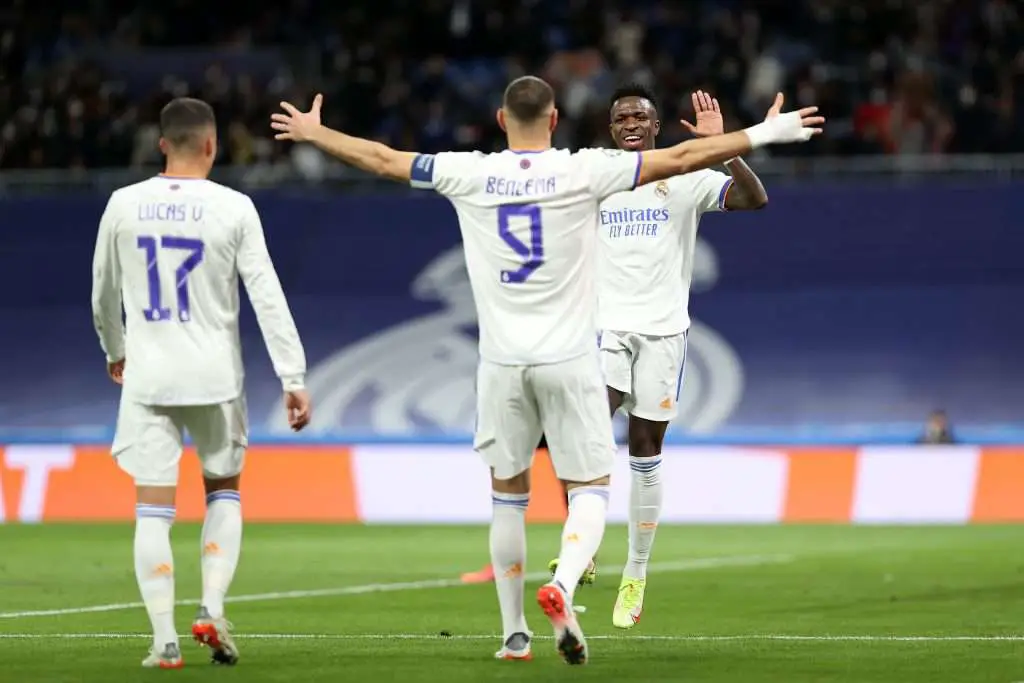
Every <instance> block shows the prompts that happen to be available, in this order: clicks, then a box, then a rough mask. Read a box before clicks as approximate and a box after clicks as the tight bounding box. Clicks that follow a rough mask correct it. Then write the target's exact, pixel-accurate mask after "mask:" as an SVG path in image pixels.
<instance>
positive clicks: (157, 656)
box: [92, 98, 310, 669]
mask: <svg viewBox="0 0 1024 683" xmlns="http://www.w3.org/2000/svg"><path fill="white" fill-rule="evenodd" d="M160 135H161V138H160V149H161V151H163V153H164V154H165V155H166V156H167V167H166V171H165V172H164V173H162V174H160V175H158V176H155V177H153V178H150V179H148V180H144V181H142V182H140V183H136V184H134V185H129V186H127V187H123V188H121V189H119V190H117V191H115V192H114V193H113V194H112V195H111V196H110V200H109V201H108V203H107V208H106V210H105V211H104V212H103V217H102V218H101V219H100V227H99V234H98V236H97V238H96V251H95V254H94V257H93V284H92V310H93V321H94V324H95V327H96V332H97V334H98V335H99V338H100V345H101V346H102V348H103V351H104V352H105V353H106V356H107V371H108V373H109V374H110V377H111V379H113V380H114V382H116V383H117V384H120V385H121V386H122V390H121V403H120V408H119V410H118V415H117V431H116V434H115V435H114V443H113V445H112V447H111V451H112V453H113V456H114V458H115V459H116V460H117V464H118V466H119V467H120V468H121V469H122V470H124V471H125V472H127V473H128V474H129V475H131V477H132V478H133V479H134V480H135V486H136V492H137V501H138V502H137V505H136V513H135V514H136V522H135V550H134V554H135V576H136V579H137V580H138V584H139V591H140V592H141V594H142V601H143V603H144V604H145V606H146V612H147V613H148V614H149V618H150V621H151V623H152V627H153V643H152V647H151V650H150V653H149V656H148V657H146V659H144V660H143V662H142V665H143V666H144V667H151V668H162V669H177V668H180V667H181V666H182V665H183V660H182V657H181V648H180V646H179V643H178V632H177V630H176V629H175V625H174V557H173V555H172V552H171V526H172V524H173V523H174V516H175V494H176V490H177V483H178V463H179V461H180V459H181V453H182V443H183V432H184V431H185V430H188V433H189V435H190V436H191V437H192V441H193V442H194V444H195V448H196V451H197V452H198V455H199V459H200V462H201V464H202V469H203V482H204V485H205V489H206V520H205V522H204V524H203V531H202V560H201V567H202V602H201V603H200V607H199V610H198V612H197V614H196V617H195V621H194V622H193V625H192V635H193V637H194V638H195V639H196V640H197V641H199V642H200V643H202V644H204V645H207V646H208V647H209V648H210V649H211V650H212V656H213V661H214V662H217V663H221V664H235V663H236V662H237V661H238V648H237V647H236V646H235V642H234V639H233V638H232V636H231V631H230V626H229V624H228V622H227V621H226V620H225V618H224V598H225V596H226V595H227V592H228V588H229V587H230V585H231V581H232V578H233V577H234V574H235V568H236V567H237V565H238V558H239V553H240V550H241V546H242V508H241V500H242V499H241V494H240V493H239V483H240V480H241V472H242V464H243V460H244V457H245V448H246V445H247V442H248V426H247V423H248V418H247V414H246V404H245V393H244V389H243V368H242V351H241V346H240V342H239V335H238V306H239V298H238V279H239V277H241V279H242V282H244V283H245V288H246V291H247V292H248V294H249V299H250V301H251V302H252V307H253V309H254V310H255V312H256V317H257V320H258V321H259V326H260V330H261V331H262V332H263V338H264V340H265V341H266V344H267V349H268V350H269V351H270V357H271V360H272V361H273V364H274V370H275V372H276V373H277V375H278V377H280V379H281V383H282V385H283V388H284V392H285V405H286V408H287V411H288V421H289V423H290V424H291V427H292V429H294V430H296V431H298V430H300V429H302V428H303V427H305V426H306V424H307V423H308V422H309V418H310V403H309V397H308V396H307V394H306V391H305V389H304V386H303V382H304V376H305V373H306V357H305V353H304V351H303V348H302V343H301V342H300V340H299V333H298V331H297V330H296V329H295V323H294V321H293V320H292V315H291V311H290V310H289V309H288V302H287V301H286V300H285V297H284V292H283V291H282V289H281V283H280V281H279V280H278V277H277V273H276V271H275V270H274V264H273V263H272V262H271V260H270V254H269V253H268V252H267V245H266V241H265V239H264V235H263V227H262V225H261V223H260V217H259V214H258V213H257V212H256V207H255V206H254V205H253V202H252V200H251V199H250V198H249V197H248V196H246V195H244V194H242V193H240V192H236V191H235V190H232V189H230V188H227V187H224V186H223V185H219V184H217V183H214V182H211V181H210V180H207V177H208V176H209V173H210V170H211V168H212V167H213V162H214V157H215V156H216V152H217V126H216V120H215V118H214V113H213V109H212V108H211V107H210V105H208V104H207V103H205V102H202V101H200V100H195V99H191V98H178V99H175V100H173V101H171V102H170V103H169V104H168V105H167V106H166V107H164V109H163V110H162V111H161V112H160ZM122 301H123V310H124V323H122V317H121V316H122Z"/></svg>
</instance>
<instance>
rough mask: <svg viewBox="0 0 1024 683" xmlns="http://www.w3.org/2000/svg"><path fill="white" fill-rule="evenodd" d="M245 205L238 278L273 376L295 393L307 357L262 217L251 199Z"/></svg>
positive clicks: (247, 199)
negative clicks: (259, 333) (271, 258)
mask: <svg viewBox="0 0 1024 683" xmlns="http://www.w3.org/2000/svg"><path fill="white" fill-rule="evenodd" d="M245 202H246V207H245V209H244V213H243V219H242V225H241V240H240V243H239V247H238V255H237V257H236V266H237V268H238V274H239V275H240V276H241V278H242V282H243V283H245V291H246V292H247V293H248V295H249V301H250V302H252V308H253V310H254V311H255V312H256V320H257V322H259V326H260V332H262V333H263V341H264V342H265V343H266V345H267V351H268V352H269V353H270V360H271V362H272V363H273V364H274V372H275V373H276V374H277V376H278V377H279V378H280V379H281V385H282V386H283V387H284V390H285V391H296V390H298V389H302V388H303V386H304V383H305V375H306V353H305V351H304V350H303V348H302V341H301V340H300V339H299V331H298V330H297V329H296V328H295V321H294V320H293V319H292V312H291V310H289V308H288V301H287V300H286V299H285V297H284V290H282V289H281V281H280V280H279V279H278V277H277V271H276V270H274V263H273V261H271V260H270V253H269V252H268V251H267V241H266V238H265V237H264V234H263V224H262V223H261V222H260V216H259V213H258V212H257V211H256V206H255V205H254V204H253V203H252V200H251V199H249V198H248V197H246V198H245Z"/></svg>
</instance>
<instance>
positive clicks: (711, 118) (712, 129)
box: [682, 90, 783, 211]
mask: <svg viewBox="0 0 1024 683" xmlns="http://www.w3.org/2000/svg"><path fill="white" fill-rule="evenodd" d="M691 99H692V101H693V111H694V113H695V119H694V123H690V122H689V121H687V120H686V119H683V121H682V124H683V126H685V127H686V129H687V130H688V131H690V133H692V134H693V135H694V136H695V137H698V138H705V137H711V136H714V135H723V134H724V133H725V119H724V118H723V117H722V110H721V108H720V107H719V104H718V98H716V97H712V96H711V95H710V94H709V93H706V92H704V91H703V90H698V91H697V92H695V93H693V95H691ZM782 102H783V97H782V93H779V94H778V95H776V96H775V103H774V104H773V105H772V108H771V109H769V110H768V116H767V117H766V118H773V117H775V116H778V115H779V113H780V112H781V111H782ZM725 168H726V169H727V170H728V171H729V175H731V176H732V179H733V183H732V185H731V186H730V187H729V190H728V191H727V193H726V195H725V208H726V209H728V210H729V211H754V210H757V209H762V208H764V207H765V206H767V205H768V193H767V192H766V191H765V189H764V185H763V184H761V179H760V178H758V177H757V174H756V173H754V171H753V170H752V169H751V168H750V166H748V165H747V163H746V162H745V161H743V159H741V158H739V157H737V158H735V159H729V160H728V161H726V162H725Z"/></svg>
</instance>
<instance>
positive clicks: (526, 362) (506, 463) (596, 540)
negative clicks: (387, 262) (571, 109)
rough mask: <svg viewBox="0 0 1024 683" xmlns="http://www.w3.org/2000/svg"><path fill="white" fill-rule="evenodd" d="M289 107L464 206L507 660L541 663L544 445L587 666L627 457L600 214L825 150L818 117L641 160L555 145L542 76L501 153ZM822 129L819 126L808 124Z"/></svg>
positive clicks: (336, 144) (477, 444) (369, 165)
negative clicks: (707, 172)
mask: <svg viewBox="0 0 1024 683" xmlns="http://www.w3.org/2000/svg"><path fill="white" fill-rule="evenodd" d="M321 103H322V97H321V96H320V95H317V96H316V98H315V99H314V102H313V107H312V109H311V110H310V111H309V112H300V111H299V110H298V109H296V108H295V107H294V106H293V105H291V104H289V103H287V102H282V103H281V104H282V107H283V108H284V109H285V112H286V113H283V114H274V115H273V116H272V124H271V125H272V127H273V128H274V130H276V131H279V133H278V135H277V138H278V139H285V140H295V141H309V142H312V143H314V144H315V145H316V146H317V147H319V148H321V149H323V150H324V151H327V152H329V153H330V154H332V155H334V156H336V157H338V158H340V159H342V160H343V161H345V162H347V163H350V164H352V165H354V166H357V167H359V168H361V169H364V170H366V171H369V172H372V173H375V174H377V175H380V176H384V177H387V178H391V179H394V180H400V181H405V182H410V183H411V184H412V185H413V186H414V187H419V188H424V189H433V190H435V191H436V192H439V193H440V194H442V195H444V196H445V197H447V198H448V199H449V200H450V201H451V203H452V204H453V206H454V207H455V211H456V214H457V216H458V220H459V228H460V231H461V233H462V239H463V242H464V245H465V254H466V267H467V270H468V272H469V279H470V284H471V286H472V290H473V298H474V302H475V304H476V308H477V314H478V319H479V326H480V356H481V360H480V367H479V370H478V374H477V429H476V434H475V437H474V448H475V449H476V450H477V452H479V453H480V454H481V456H482V457H483V460H484V461H485V462H486V463H487V465H488V466H489V467H490V468H491V474H492V476H491V492H492V501H493V510H494V512H493V519H492V523H491V534H490V548H491V559H492V563H493V565H494V569H495V575H496V580H495V583H496V585H497V593H498V602H499V605H500V608H501V615H502V625H503V631H504V644H503V646H502V648H501V649H500V650H499V651H498V652H497V654H496V656H497V657H498V658H499V659H517V660H522V659H529V658H530V657H531V650H530V639H531V632H530V630H529V628H528V627H527V624H526V617H525V613H524V609H523V603H524V571H525V566H526V523H525V520H526V507H527V505H528V502H529V497H530V465H531V462H532V459H533V455H534V450H535V448H536V446H537V442H538V440H539V438H540V435H541V433H542V432H544V433H545V434H546V435H547V441H548V444H549V447H550V450H551V459H552V463H553V465H554V468H555V472H556V474H557V476H558V478H559V479H561V480H563V481H564V482H566V486H567V488H568V490H569V514H568V517H567V519H566V522H565V527H564V530H563V533H562V547H561V553H560V555H559V566H558V571H557V572H556V573H555V576H554V577H553V580H552V581H551V582H550V583H548V584H546V585H544V586H542V587H541V588H540V589H539V591H538V593H537V600H538V604H539V605H540V606H541V608H542V609H543V611H544V613H545V614H546V615H547V617H548V619H549V620H550V622H551V625H552V627H553V629H554V632H555V642H556V647H557V649H558V652H559V653H560V654H561V655H562V657H563V658H564V659H565V660H566V661H567V662H569V663H570V664H583V663H585V662H586V660H587V647H586V643H585V641H584V638H583V633H582V631H581V630H580V627H579V623H578V621H577V620H576V617H575V615H574V613H573V610H572V598H573V593H574V591H575V589H576V586H577V582H578V581H579V578H580V576H581V575H582V574H583V572H584V571H585V570H586V568H587V565H588V564H589V563H590V559H591V558H592V557H593V556H594V553H595V552H596V551H597V549H598V547H599V546H600V544H601V538H602V536H603V534H604V526H605V515H606V512H607V505H608V483H609V475H610V473H611V470H612V466H613V462H614V454H615V444H614V440H613V437H612V425H611V418H610V416H609V413H608V404H607V399H606V395H605V389H604V380H603V378H602V376H601V370H600V365H599V360H598V351H597V344H596V334H597V321H596V304H597V295H596V285H595V282H594V278H595V268H594V260H595V257H596V251H597V247H598V244H597V235H596V224H597V206H598V202H599V201H601V200H602V199H604V198H605V197H608V196H610V195H612V194H615V193H616V192H621V191H624V190H629V189H632V188H633V187H635V186H636V185H638V184H645V183H649V182H654V181H658V180H662V179H664V178H668V177H670V176H673V175H676V174H679V173H686V172H689V171H693V170H696V169H699V168H705V167H707V166H709V165H711V164H713V163H717V162H721V161H724V160H726V159H729V158H731V157H733V156H735V155H737V154H742V153H744V152H746V151H749V150H750V149H751V147H752V146H760V145H764V144H770V143H774V142H789V141H794V142H795V141H803V140H807V139H809V138H810V137H811V136H812V135H813V132H814V131H815V130H818V129H816V128H813V127H814V126H817V125H818V124H820V123H821V122H822V121H823V119H822V118H821V117H816V116H814V112H815V111H816V109H815V108H808V109H805V110H802V111H801V112H794V113H792V114H787V115H785V116H784V117H780V119H782V120H780V121H777V122H775V123H772V124H768V125H764V124H762V125H761V126H760V127H759V128H758V127H755V129H750V130H749V131H748V132H740V133H735V134H732V135H721V136H717V137H714V138H708V139H706V140H695V141H690V142H687V143H684V144H682V145H679V146H677V147H673V148H668V149H663V150H655V151H652V152H647V153H644V154H640V153H637V152H624V151H620V150H581V151H579V152H576V153H572V152H569V151H567V150H557V149H552V148H551V133H552V131H553V130H554V128H555V125H556V124H557V121H558V113H557V111H556V109H555V102H554V93H553V91H552V90H551V87H550V86H549V85H548V84H547V83H545V82H544V81H542V80H540V79H538V78H534V77H531V76H526V77H523V78H519V79H517V80H515V81H513V82H512V83H511V84H509V86H508V88H507V89H506V90H505V94H504V98H503V104H502V108H501V109H500V110H499V111H498V123H499V125H500V126H501V127H502V129H503V130H505V132H506V134H507V136H508V146H509V149H508V150H506V151H504V152H501V153H497V154H482V153H478V152H468V153H441V154H436V155H424V154H415V153H411V152H398V151H396V150H394V149H391V148H390V147H387V146H386V145H383V144H380V143H376V142H371V141H368V140H362V139H359V138H354V137H351V136H348V135H345V134H343V133H339V132H337V131H333V130H330V129H328V128H326V127H324V126H323V125H321V123H320V107H321ZM805 126H806V127H805Z"/></svg>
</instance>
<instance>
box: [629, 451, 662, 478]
mask: <svg viewBox="0 0 1024 683" xmlns="http://www.w3.org/2000/svg"><path fill="white" fill-rule="evenodd" d="M659 467H661V456H660V455H656V456H654V457H653V458H638V457H636V456H635V455H631V456H629V469H631V470H633V471H634V472H640V473H641V474H645V473H647V472H653V471H654V470H656V469H658V468H659Z"/></svg>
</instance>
